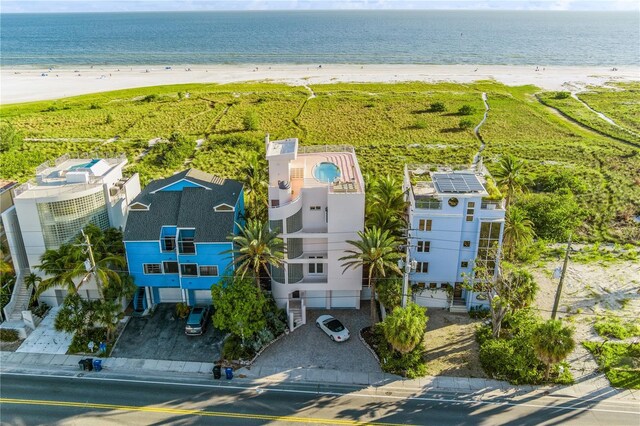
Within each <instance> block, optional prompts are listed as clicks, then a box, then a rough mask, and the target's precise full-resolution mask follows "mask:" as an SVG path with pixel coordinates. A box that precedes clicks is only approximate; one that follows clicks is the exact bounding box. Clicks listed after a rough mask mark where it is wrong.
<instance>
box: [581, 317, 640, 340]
mask: <svg viewBox="0 0 640 426" xmlns="http://www.w3.org/2000/svg"><path fill="white" fill-rule="evenodd" d="M593 328H594V329H595V330H596V333H598V335H600V336H602V337H613V338H615V339H626V338H628V337H631V336H640V326H638V325H636V324H633V323H631V322H628V323H623V322H622V320H620V318H616V317H609V318H598V320H597V321H596V323H595V325H594V326H593Z"/></svg>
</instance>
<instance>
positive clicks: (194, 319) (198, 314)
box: [187, 308, 204, 325]
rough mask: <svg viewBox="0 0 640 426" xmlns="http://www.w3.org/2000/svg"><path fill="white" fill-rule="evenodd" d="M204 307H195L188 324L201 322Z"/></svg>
mask: <svg viewBox="0 0 640 426" xmlns="http://www.w3.org/2000/svg"><path fill="white" fill-rule="evenodd" d="M203 310H204V309H202V308H195V309H194V310H193V311H192V312H191V315H189V319H187V324H188V325H199V324H200V317H201V316H202V311H203Z"/></svg>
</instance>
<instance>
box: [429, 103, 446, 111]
mask: <svg viewBox="0 0 640 426" xmlns="http://www.w3.org/2000/svg"><path fill="white" fill-rule="evenodd" d="M446 110H447V107H446V106H445V105H444V103H443V102H434V103H432V104H431V105H430V106H429V111H431V112H445V111H446Z"/></svg>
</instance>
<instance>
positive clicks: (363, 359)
mask: <svg viewBox="0 0 640 426" xmlns="http://www.w3.org/2000/svg"><path fill="white" fill-rule="evenodd" d="M363 305H366V307H365V306H363V307H362V308H361V309H360V310H347V309H334V310H326V309H323V310H310V309H308V310H307V323H306V324H305V325H303V326H302V327H300V328H298V329H296V330H295V331H294V332H292V333H289V335H288V336H285V337H283V338H282V339H280V340H279V341H277V342H276V343H274V344H273V345H271V346H269V347H268V348H267V349H266V350H265V351H264V352H263V353H262V355H260V356H259V357H258V359H257V360H256V362H255V363H254V364H253V365H254V366H256V367H270V368H277V369H292V368H299V367H302V368H325V369H332V370H344V371H351V372H362V373H380V372H382V370H381V369H380V365H379V364H378V362H377V361H376V359H375V358H374V357H373V355H372V354H371V352H369V349H368V348H367V347H365V346H364V344H363V343H362V342H361V341H360V338H359V337H358V335H359V332H360V329H362V328H364V327H366V326H368V325H369V324H370V322H371V321H370V319H369V304H368V303H366V304H364V303H363ZM327 314H328V315H333V316H334V317H336V318H337V319H339V320H340V322H342V323H343V324H344V325H345V327H347V329H349V332H350V334H351V338H350V339H349V340H347V341H346V342H342V343H336V342H332V341H331V340H330V339H329V336H327V335H326V334H325V333H324V332H323V331H322V330H320V329H319V328H317V327H316V319H317V318H318V317H319V316H320V315H327Z"/></svg>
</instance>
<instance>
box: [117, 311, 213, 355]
mask: <svg viewBox="0 0 640 426" xmlns="http://www.w3.org/2000/svg"><path fill="white" fill-rule="evenodd" d="M209 321H211V320H209ZM186 322H187V320H186V319H178V318H176V316H175V304H171V303H162V304H160V305H158V307H157V308H156V311H155V312H154V314H153V315H151V316H148V317H133V318H131V320H129V324H127V327H126V328H125V330H124V332H123V333H122V336H121V337H120V339H119V340H118V344H117V345H116V347H115V348H114V350H113V352H112V353H111V356H113V357H122V358H149V359H160V360H171V361H200V362H213V361H215V360H218V359H219V358H220V350H221V346H222V339H223V337H224V334H223V333H222V332H220V331H219V330H216V329H215V328H214V327H213V325H212V324H211V323H209V326H208V327H207V331H206V332H205V333H204V334H203V335H202V336H187V335H185V333H184V327H185V325H186Z"/></svg>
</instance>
